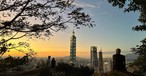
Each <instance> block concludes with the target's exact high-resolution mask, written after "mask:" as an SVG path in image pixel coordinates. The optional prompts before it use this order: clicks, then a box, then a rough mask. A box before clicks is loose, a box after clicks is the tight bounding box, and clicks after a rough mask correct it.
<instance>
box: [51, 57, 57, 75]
mask: <svg viewBox="0 0 146 76" xmlns="http://www.w3.org/2000/svg"><path fill="white" fill-rule="evenodd" d="M55 66H56V61H55V58H53V59H52V61H51V70H52V73H53V76H54V74H55Z"/></svg>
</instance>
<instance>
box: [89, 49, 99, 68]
mask: <svg viewBox="0 0 146 76" xmlns="http://www.w3.org/2000/svg"><path fill="white" fill-rule="evenodd" d="M90 52H91V55H90V56H91V61H90V62H91V63H90V64H91V67H93V68H94V69H95V70H97V68H98V58H97V47H96V46H91V48H90Z"/></svg>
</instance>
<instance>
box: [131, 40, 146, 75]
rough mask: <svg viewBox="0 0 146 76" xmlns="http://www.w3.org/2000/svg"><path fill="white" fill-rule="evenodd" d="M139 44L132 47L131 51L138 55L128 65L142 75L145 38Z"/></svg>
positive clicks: (144, 66)
mask: <svg viewBox="0 0 146 76" xmlns="http://www.w3.org/2000/svg"><path fill="white" fill-rule="evenodd" d="M141 43H142V44H141V45H137V46H136V47H133V48H132V52H133V53H135V54H137V55H139V56H138V58H137V59H136V60H135V61H134V63H132V64H131V65H130V67H133V68H134V69H135V68H136V69H135V70H134V72H133V73H136V74H138V75H139V76H140V75H141V76H143V75H144V73H146V38H145V39H143V40H142V41H141Z"/></svg>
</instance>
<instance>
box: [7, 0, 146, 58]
mask: <svg viewBox="0 0 146 76" xmlns="http://www.w3.org/2000/svg"><path fill="white" fill-rule="evenodd" d="M73 4H74V5H76V6H78V7H82V8H84V11H85V12H86V13H88V14H89V15H90V16H91V18H92V20H93V21H95V24H96V26H95V27H92V28H89V27H84V26H82V27H81V28H80V29H75V28H73V27H72V26H71V27H69V28H68V29H67V30H64V31H59V32H54V33H53V36H51V37H50V39H49V40H40V39H31V40H30V39H27V38H23V39H19V40H17V41H24V40H26V41H27V42H29V43H30V45H31V47H32V48H33V49H34V50H35V51H36V52H37V55H36V56H37V57H47V56H49V55H50V56H54V57H63V56H69V55H70V54H69V53H70V36H71V35H72V31H73V30H74V31H75V36H76V37H77V48H76V49H77V50H76V51H77V56H78V57H84V58H89V57H90V47H91V46H97V51H98V52H99V51H100V50H101V48H102V52H104V53H103V56H104V57H111V56H112V55H113V54H114V53H115V49H116V48H121V50H122V54H127V53H130V48H132V47H135V46H136V45H137V44H140V41H141V40H142V39H144V38H145V35H146V33H145V32H144V31H138V32H137V31H133V30H132V27H134V26H136V25H138V24H140V23H139V22H138V20H137V19H138V17H139V13H138V12H129V13H124V12H123V10H124V9H119V8H117V7H112V5H111V4H110V3H108V2H107V1H106V0H75V2H74V3H73ZM9 54H11V55H16V56H21V55H22V54H21V53H20V52H17V51H12V52H9V53H7V54H6V55H9Z"/></svg>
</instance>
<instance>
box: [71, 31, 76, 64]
mask: <svg viewBox="0 0 146 76" xmlns="http://www.w3.org/2000/svg"><path fill="white" fill-rule="evenodd" d="M70 62H71V63H73V64H75V62H76V36H75V32H74V31H73V32H72V36H71V39H70Z"/></svg>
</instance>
